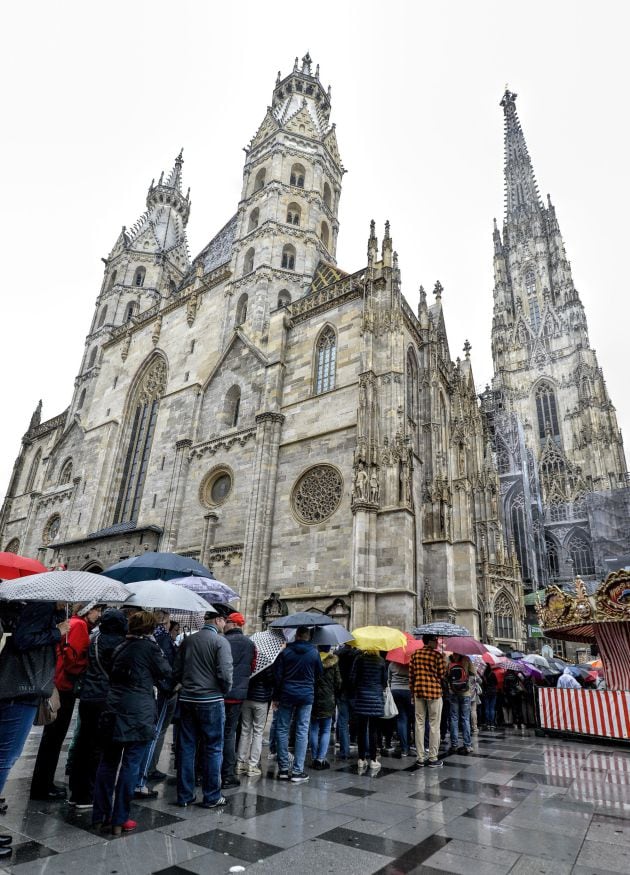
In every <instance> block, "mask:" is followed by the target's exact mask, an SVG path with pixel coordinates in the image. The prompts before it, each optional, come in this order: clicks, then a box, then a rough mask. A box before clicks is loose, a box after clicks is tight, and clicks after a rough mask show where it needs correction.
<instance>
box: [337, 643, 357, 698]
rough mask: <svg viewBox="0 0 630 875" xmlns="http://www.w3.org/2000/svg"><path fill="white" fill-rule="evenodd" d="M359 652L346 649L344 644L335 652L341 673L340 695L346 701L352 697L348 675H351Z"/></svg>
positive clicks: (350, 648) (354, 649) (353, 649)
mask: <svg viewBox="0 0 630 875" xmlns="http://www.w3.org/2000/svg"><path fill="white" fill-rule="evenodd" d="M358 653H359V651H358V650H357V649H356V648H355V647H348V645H347V644H344V646H343V647H340V648H339V650H338V651H337V659H338V660H339V671H340V673H341V695H342V696H344V697H345V698H346V699H350V698H351V697H352V685H351V683H350V675H351V674H352V666H353V664H354V660H355V659H356V658H357V656H358Z"/></svg>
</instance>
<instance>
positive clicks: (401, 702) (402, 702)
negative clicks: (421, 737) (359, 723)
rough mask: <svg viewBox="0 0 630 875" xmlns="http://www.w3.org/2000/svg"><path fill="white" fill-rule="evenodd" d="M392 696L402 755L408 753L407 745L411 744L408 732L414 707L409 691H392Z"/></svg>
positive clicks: (412, 719)
mask: <svg viewBox="0 0 630 875" xmlns="http://www.w3.org/2000/svg"><path fill="white" fill-rule="evenodd" d="M392 696H393V697H394V702H395V703H396V707H397V708H398V718H397V721H396V730H397V732H398V738H399V739H400V749H401V750H402V751H403V752H404V753H409V744H410V742H411V739H410V732H409V730H410V729H411V728H412V727H413V724H414V707H413V702H412V699H411V692H410V691H409V690H396V689H393V690H392ZM421 744H422V742H421ZM425 747H426V745H425ZM418 756H420V751H418Z"/></svg>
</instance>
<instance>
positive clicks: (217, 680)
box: [173, 626, 232, 702]
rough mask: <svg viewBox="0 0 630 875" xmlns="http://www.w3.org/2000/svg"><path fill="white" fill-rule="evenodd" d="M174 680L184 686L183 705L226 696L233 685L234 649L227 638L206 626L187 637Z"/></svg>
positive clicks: (181, 697) (177, 657) (182, 646)
mask: <svg viewBox="0 0 630 875" xmlns="http://www.w3.org/2000/svg"><path fill="white" fill-rule="evenodd" d="M173 677H174V679H175V682H176V683H180V684H181V685H182V689H181V692H180V694H179V698H180V701H182V702H198V701H201V702H202V701H204V700H205V701H208V700H211V699H213V698H220V697H223V696H225V694H226V693H227V691H228V690H229V689H230V687H231V686H232V650H231V648H230V645H229V644H228V642H227V641H226V638H225V636H224V635H219V634H218V632H217V631H216V630H214V631H213V630H212V629H210V628H209V627H207V626H203V627H202V628H201V629H200V630H199V631H198V632H195V634H194V635H188V636H187V637H186V638H184V640H183V641H182V643H181V645H180V647H179V650H178V651H177V656H176V657H175V667H174V669H173Z"/></svg>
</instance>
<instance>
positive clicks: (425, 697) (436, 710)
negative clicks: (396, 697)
mask: <svg viewBox="0 0 630 875" xmlns="http://www.w3.org/2000/svg"><path fill="white" fill-rule="evenodd" d="M422 643H423V644H424V647H423V648H422V649H421V650H415V651H414V652H413V653H412V654H411V659H410V661H409V688H410V690H411V693H412V695H413V698H414V705H415V711H416V748H417V751H418V759H417V760H416V762H417V764H418V765H419V766H425V765H426V766H429V767H430V768H438V767H440V766H441V765H442V760H439V759H438V751H439V749H440V718H441V716H442V679H443V677H444V675H445V673H446V663H445V662H444V657H443V656H442V654H441V653H438V651H437V643H438V639H437V635H431V634H424V635H423V636H422ZM427 715H428V719H429V759H428V760H426V759H425V757H424V727H425V722H426V719H427Z"/></svg>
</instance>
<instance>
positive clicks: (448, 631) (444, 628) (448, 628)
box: [413, 620, 472, 638]
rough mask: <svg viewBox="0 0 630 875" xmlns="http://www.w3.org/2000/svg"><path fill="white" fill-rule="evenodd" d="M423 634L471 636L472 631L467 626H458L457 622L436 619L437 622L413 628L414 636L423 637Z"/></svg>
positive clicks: (450, 636)
mask: <svg viewBox="0 0 630 875" xmlns="http://www.w3.org/2000/svg"><path fill="white" fill-rule="evenodd" d="M423 635H437V636H438V637H439V638H455V637H456V636H460V635H461V637H462V638H469V637H470V636H472V632H470V631H469V630H468V629H466V627H465V626H458V625H457V624H456V623H446V622H442V621H441V620H436V622H435V623H425V624H424V626H416V628H415V629H414V630H413V637H414V638H421V637H422V636H423Z"/></svg>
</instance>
